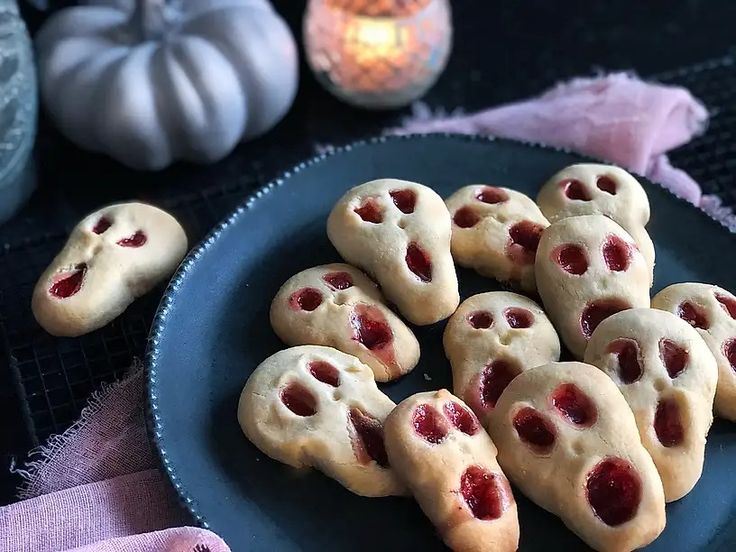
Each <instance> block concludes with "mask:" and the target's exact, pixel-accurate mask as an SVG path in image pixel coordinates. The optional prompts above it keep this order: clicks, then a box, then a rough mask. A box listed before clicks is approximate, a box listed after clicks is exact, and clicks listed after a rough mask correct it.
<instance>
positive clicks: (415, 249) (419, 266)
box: [406, 243, 432, 282]
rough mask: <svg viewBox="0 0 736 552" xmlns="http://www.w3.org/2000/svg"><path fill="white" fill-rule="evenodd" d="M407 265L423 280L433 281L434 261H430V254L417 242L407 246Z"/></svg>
mask: <svg viewBox="0 0 736 552" xmlns="http://www.w3.org/2000/svg"><path fill="white" fill-rule="evenodd" d="M406 266H408V267H409V270H411V271H412V272H413V273H414V274H416V275H417V277H418V278H419V279H420V280H421V281H422V282H431V281H432V263H431V262H430V261H429V256H427V254H426V253H425V252H424V251H422V250H421V249H420V248H419V246H418V245H417V244H415V243H410V244H409V246H408V247H407V248H406Z"/></svg>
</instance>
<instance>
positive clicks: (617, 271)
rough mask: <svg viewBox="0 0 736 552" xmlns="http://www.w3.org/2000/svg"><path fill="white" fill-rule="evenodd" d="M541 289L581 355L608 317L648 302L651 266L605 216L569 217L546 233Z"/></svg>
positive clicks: (565, 337)
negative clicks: (596, 329)
mask: <svg viewBox="0 0 736 552" xmlns="http://www.w3.org/2000/svg"><path fill="white" fill-rule="evenodd" d="M535 273H536V277H537V289H538V290H539V295H540V297H541V298H542V303H543V304H544V309H545V311H546V312H547V315H548V316H549V318H550V320H552V323H553V324H554V325H555V328H557V332H558V333H559V334H560V337H561V338H562V341H563V342H564V343H565V345H567V348H568V349H570V352H571V353H572V354H573V355H574V356H575V357H576V358H579V359H582V358H583V355H584V354H585V346H586V345H587V342H588V339H589V338H590V336H591V334H592V333H593V330H595V328H596V327H597V326H598V324H600V322H601V321H602V320H604V319H605V318H606V317H608V316H610V315H612V314H614V313H616V312H619V311H622V310H625V309H630V308H635V307H648V306H649V269H648V267H647V264H646V262H645V261H644V257H642V255H641V253H640V252H639V250H638V249H637V248H636V245H635V244H634V242H633V240H632V238H631V236H630V235H629V234H627V233H626V231H625V230H624V229H623V228H621V226H619V225H618V224H616V223H615V222H614V221H612V220H611V219H609V218H607V217H604V216H602V215H587V216H581V217H570V218H565V219H562V220H560V221H557V222H555V223H552V225H551V226H549V228H547V229H546V230H545V231H544V232H543V233H542V239H541V240H540V242H539V249H538V250H537V258H536V262H535Z"/></svg>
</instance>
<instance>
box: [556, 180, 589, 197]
mask: <svg viewBox="0 0 736 552" xmlns="http://www.w3.org/2000/svg"><path fill="white" fill-rule="evenodd" d="M560 186H561V187H562V189H563V191H564V194H565V197H566V198H567V199H570V200H573V201H590V194H589V193H588V190H587V188H586V187H585V184H583V183H582V182H580V181H579V180H575V179H572V180H563V181H562V182H560Z"/></svg>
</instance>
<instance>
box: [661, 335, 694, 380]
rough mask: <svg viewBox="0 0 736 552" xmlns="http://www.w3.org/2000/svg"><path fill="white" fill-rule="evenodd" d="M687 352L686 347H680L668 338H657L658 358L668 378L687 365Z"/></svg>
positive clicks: (677, 374)
mask: <svg viewBox="0 0 736 552" xmlns="http://www.w3.org/2000/svg"><path fill="white" fill-rule="evenodd" d="M688 357H689V354H688V352H687V349H685V348H684V347H680V346H679V345H678V344H677V343H675V342H674V341H672V340H670V339H666V338H662V339H660V340H659V358H660V359H661V360H662V364H664V367H665V368H666V369H667V373H668V374H669V375H670V378H672V379H675V378H676V377H677V376H679V375H680V374H681V373H682V371H683V370H684V369H685V367H686V366H687V361H688Z"/></svg>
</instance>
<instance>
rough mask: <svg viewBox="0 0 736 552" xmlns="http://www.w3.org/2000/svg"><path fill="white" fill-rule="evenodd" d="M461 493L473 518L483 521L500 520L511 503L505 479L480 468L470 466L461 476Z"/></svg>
mask: <svg viewBox="0 0 736 552" xmlns="http://www.w3.org/2000/svg"><path fill="white" fill-rule="evenodd" d="M460 493H461V494H462V495H463V499H464V500H465V504H467V506H468V508H469V509H470V511H471V512H472V513H473V516H474V517H476V518H477V519H482V520H493V519H498V518H500V517H501V516H502V515H503V513H504V511H505V510H506V508H507V507H508V504H509V502H510V501H509V498H508V495H509V491H508V484H507V483H506V481H505V480H504V479H503V477H502V476H500V475H498V474H495V473H491V472H490V471H488V470H487V469H485V468H482V467H480V466H469V467H468V468H467V469H466V470H465V472H463V474H462V476H460Z"/></svg>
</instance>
